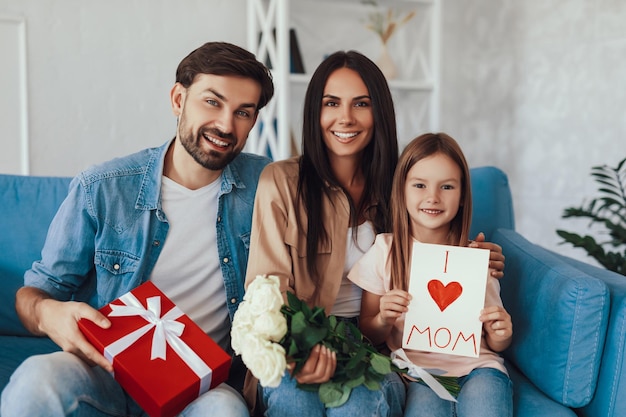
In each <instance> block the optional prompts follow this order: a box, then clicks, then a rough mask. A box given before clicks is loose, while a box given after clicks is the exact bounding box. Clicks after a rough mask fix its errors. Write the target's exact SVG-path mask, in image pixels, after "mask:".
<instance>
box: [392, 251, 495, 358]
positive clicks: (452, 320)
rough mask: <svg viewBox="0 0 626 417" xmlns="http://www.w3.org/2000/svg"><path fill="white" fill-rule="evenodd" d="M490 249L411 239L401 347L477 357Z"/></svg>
mask: <svg viewBox="0 0 626 417" xmlns="http://www.w3.org/2000/svg"><path fill="white" fill-rule="evenodd" d="M488 272H489V251H488V250H485V249H476V248H465V247H459V246H447V245H434V244H426V243H419V242H415V243H414V244H413V255H412V260H411V279H410V283H409V292H410V293H411V295H412V296H413V299H412V300H411V303H410V304H409V311H408V312H407V313H406V316H405V322H404V340H403V347H404V348H405V349H415V350H422V351H428V352H439V353H448V354H453V355H461V356H471V357H478V354H479V352H480V342H481V334H482V323H481V322H480V320H479V319H478V317H479V316H480V310H481V309H482V308H483V307H484V304H485V289H486V285H487V274H488Z"/></svg>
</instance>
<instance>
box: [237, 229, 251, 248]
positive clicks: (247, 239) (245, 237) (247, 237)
mask: <svg viewBox="0 0 626 417" xmlns="http://www.w3.org/2000/svg"><path fill="white" fill-rule="evenodd" d="M239 239H241V243H243V247H244V248H246V252H249V251H250V232H246V233H242V234H241V235H239Z"/></svg>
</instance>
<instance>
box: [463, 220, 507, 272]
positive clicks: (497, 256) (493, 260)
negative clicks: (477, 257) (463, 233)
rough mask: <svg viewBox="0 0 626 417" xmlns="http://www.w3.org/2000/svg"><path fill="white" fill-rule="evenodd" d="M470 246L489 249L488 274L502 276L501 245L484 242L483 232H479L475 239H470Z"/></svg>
mask: <svg viewBox="0 0 626 417" xmlns="http://www.w3.org/2000/svg"><path fill="white" fill-rule="evenodd" d="M468 246H469V247H470V248H480V249H488V250H489V274H490V275H491V276H492V277H494V278H497V279H500V278H502V277H503V276H504V254H503V253H502V247H501V246H500V245H498V244H497V243H493V242H485V234H484V233H483V232H480V233H479V234H478V235H477V236H476V239H475V240H471V241H470V242H469V245H468Z"/></svg>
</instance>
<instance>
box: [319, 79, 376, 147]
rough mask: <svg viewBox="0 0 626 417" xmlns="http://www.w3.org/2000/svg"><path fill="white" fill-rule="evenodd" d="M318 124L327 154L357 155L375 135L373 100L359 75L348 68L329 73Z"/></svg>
mask: <svg viewBox="0 0 626 417" xmlns="http://www.w3.org/2000/svg"><path fill="white" fill-rule="evenodd" d="M320 125H321V128H322V132H323V134H324V143H325V145H326V148H327V149H328V155H329V157H330V158H331V159H333V157H342V156H355V155H360V153H361V152H362V151H363V149H364V148H365V147H366V146H367V145H368V144H369V143H370V141H371V140H372V136H373V135H374V114H373V112H372V101H371V99H370V96H369V92H368V91H367V87H366V86H365V83H364V82H363V80H362V79H361V76H360V75H359V74H358V73H357V72H356V71H354V70H351V69H349V68H339V69H337V70H335V71H334V72H333V73H331V74H330V76H329V77H328V80H327V81H326V86H325V87H324V96H323V97H322V111H321V115H320Z"/></svg>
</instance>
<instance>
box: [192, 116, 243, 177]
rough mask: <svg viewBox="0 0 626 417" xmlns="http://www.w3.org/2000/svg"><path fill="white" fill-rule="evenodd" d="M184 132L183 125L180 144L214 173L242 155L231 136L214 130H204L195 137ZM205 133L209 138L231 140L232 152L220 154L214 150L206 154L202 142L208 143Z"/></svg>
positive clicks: (199, 162)
mask: <svg viewBox="0 0 626 417" xmlns="http://www.w3.org/2000/svg"><path fill="white" fill-rule="evenodd" d="M183 130H184V126H182V125H181V129H180V131H181V133H180V142H181V143H182V145H183V147H184V148H185V150H186V151H187V152H188V153H189V155H191V157H192V158H193V159H194V160H195V161H196V162H197V163H198V164H200V165H202V166H203V167H204V168H206V169H210V170H212V171H221V170H222V169H224V168H226V165H228V164H229V163H230V162H231V161H232V160H233V159H235V158H236V157H237V155H239V154H240V153H241V149H235V147H234V144H236V143H237V139H236V138H235V137H234V136H232V135H230V134H225V133H223V132H220V131H219V130H217V129H213V128H202V129H200V130H199V131H198V134H197V135H196V137H195V140H194V137H193V133H189V134H188V135H184V134H183V133H182V131H183ZM204 133H207V134H208V135H209V136H215V137H218V138H228V139H230V140H229V142H231V145H229V147H230V150H228V151H224V152H218V151H214V150H209V151H208V152H206V151H205V150H203V149H202V146H201V144H202V142H204V141H206V140H207V139H205V137H204Z"/></svg>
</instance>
